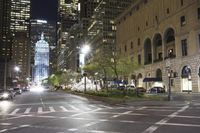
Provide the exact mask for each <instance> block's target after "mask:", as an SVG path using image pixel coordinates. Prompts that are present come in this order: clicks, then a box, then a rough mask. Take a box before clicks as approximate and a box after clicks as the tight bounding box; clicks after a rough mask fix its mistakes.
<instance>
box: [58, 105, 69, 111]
mask: <svg viewBox="0 0 200 133" xmlns="http://www.w3.org/2000/svg"><path fill="white" fill-rule="evenodd" d="M60 108H61V109H62V110H63V111H68V109H66V108H65V107H63V106H60Z"/></svg>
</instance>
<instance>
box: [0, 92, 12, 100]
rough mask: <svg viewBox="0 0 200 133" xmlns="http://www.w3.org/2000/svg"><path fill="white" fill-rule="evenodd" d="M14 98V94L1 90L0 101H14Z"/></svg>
mask: <svg viewBox="0 0 200 133" xmlns="http://www.w3.org/2000/svg"><path fill="white" fill-rule="evenodd" d="M13 97H14V95H13V93H12V92H11V91H8V90H6V91H5V90H0V99H1V100H9V99H10V100H12V99H13Z"/></svg>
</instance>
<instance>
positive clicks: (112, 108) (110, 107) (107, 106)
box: [100, 105, 113, 109]
mask: <svg viewBox="0 0 200 133" xmlns="http://www.w3.org/2000/svg"><path fill="white" fill-rule="evenodd" d="M100 106H101V107H104V108H107V109H113V108H112V107H109V106H105V105H100Z"/></svg>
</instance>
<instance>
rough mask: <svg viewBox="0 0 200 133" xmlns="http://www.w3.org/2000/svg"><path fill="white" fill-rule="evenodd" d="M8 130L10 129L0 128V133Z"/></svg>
mask: <svg viewBox="0 0 200 133" xmlns="http://www.w3.org/2000/svg"><path fill="white" fill-rule="evenodd" d="M6 131H8V129H3V130H0V133H3V132H6Z"/></svg>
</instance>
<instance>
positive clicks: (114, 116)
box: [112, 111, 132, 118]
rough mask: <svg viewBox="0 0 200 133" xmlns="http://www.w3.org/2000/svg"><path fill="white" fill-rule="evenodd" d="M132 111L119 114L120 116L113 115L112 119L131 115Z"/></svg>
mask: <svg viewBox="0 0 200 133" xmlns="http://www.w3.org/2000/svg"><path fill="white" fill-rule="evenodd" d="M131 112H132V111H126V112H124V113H119V114H118V115H113V116H112V118H116V117H119V116H122V115H126V114H130V113H131Z"/></svg>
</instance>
